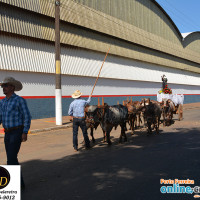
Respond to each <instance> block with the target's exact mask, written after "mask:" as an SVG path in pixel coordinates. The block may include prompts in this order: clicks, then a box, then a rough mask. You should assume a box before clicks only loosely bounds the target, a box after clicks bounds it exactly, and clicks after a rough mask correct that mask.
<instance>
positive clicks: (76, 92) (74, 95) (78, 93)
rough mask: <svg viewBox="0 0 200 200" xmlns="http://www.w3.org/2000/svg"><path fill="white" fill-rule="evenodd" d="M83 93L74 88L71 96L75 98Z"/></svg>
mask: <svg viewBox="0 0 200 200" xmlns="http://www.w3.org/2000/svg"><path fill="white" fill-rule="evenodd" d="M82 94H83V93H81V92H80V90H76V91H75V92H74V93H73V94H72V98H74V99H77V98H79V97H80V96H81V95H82Z"/></svg>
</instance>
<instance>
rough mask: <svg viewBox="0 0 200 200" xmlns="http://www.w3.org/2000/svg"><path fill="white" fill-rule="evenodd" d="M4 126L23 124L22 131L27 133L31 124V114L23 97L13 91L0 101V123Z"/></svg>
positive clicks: (10, 126)
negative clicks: (8, 96)
mask: <svg viewBox="0 0 200 200" xmlns="http://www.w3.org/2000/svg"><path fill="white" fill-rule="evenodd" d="M1 123H2V124H3V127H4V128H12V127H16V126H21V125H23V126H24V130H23V133H28V130H29V129H30V125H31V115H30V112H29V109H28V107H27V104H26V101H25V99H23V98H22V97H20V96H18V95H16V94H15V93H14V94H13V95H12V96H11V97H10V98H9V99H7V98H6V97H5V98H4V99H3V100H2V101H1V102H0V124H1Z"/></svg>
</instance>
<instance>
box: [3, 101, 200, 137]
mask: <svg viewBox="0 0 200 200" xmlns="http://www.w3.org/2000/svg"><path fill="white" fill-rule="evenodd" d="M195 108H200V102H198V103H190V104H184V105H183V110H188V109H195ZM183 115H184V112H183ZM71 126H72V123H71V122H70V121H69V116H63V125H61V126H57V125H56V120H55V117H52V118H45V119H33V120H32V121H31V128H30V131H29V134H34V133H39V132H44V131H50V130H57V129H65V128H69V127H71ZM3 135H4V131H3V128H2V126H0V137H3Z"/></svg>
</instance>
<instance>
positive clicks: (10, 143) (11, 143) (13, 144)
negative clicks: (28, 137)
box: [4, 128, 24, 185]
mask: <svg viewBox="0 0 200 200" xmlns="http://www.w3.org/2000/svg"><path fill="white" fill-rule="evenodd" d="M22 133H23V128H19V129H16V130H12V131H10V132H6V133H5V137H4V144H5V149H6V155H7V165H19V162H18V158H17V156H18V153H19V150H20V147H21V142H22ZM21 184H22V185H24V180H23V177H22V175H21Z"/></svg>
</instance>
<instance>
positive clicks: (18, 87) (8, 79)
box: [0, 77, 23, 91]
mask: <svg viewBox="0 0 200 200" xmlns="http://www.w3.org/2000/svg"><path fill="white" fill-rule="evenodd" d="M8 83H9V84H10V85H13V86H14V87H15V91H20V90H21V89H22V88H23V86H22V83H21V82H20V81H17V80H15V79H14V78H13V77H6V78H5V79H4V80H3V82H2V83H0V86H2V85H4V84H8Z"/></svg>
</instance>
